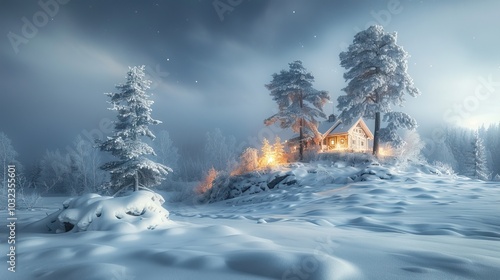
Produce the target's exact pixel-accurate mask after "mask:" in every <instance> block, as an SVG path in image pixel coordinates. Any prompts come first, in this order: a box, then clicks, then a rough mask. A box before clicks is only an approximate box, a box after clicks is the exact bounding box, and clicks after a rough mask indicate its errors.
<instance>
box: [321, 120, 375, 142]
mask: <svg viewBox="0 0 500 280" xmlns="http://www.w3.org/2000/svg"><path fill="white" fill-rule="evenodd" d="M358 124H359V126H360V127H361V129H363V131H364V132H365V133H366V135H367V136H368V139H373V134H372V132H371V131H370V129H369V128H368V126H367V125H366V123H365V122H364V121H363V119H362V118H359V119H357V120H356V121H353V122H351V123H343V122H342V121H341V120H337V121H335V122H328V121H325V122H322V123H321V124H320V125H319V126H318V130H319V132H322V133H323V138H325V137H326V136H328V135H338V134H345V133H349V132H350V131H351V130H352V129H354V128H355V127H356V126H358ZM323 131H324V132H323Z"/></svg>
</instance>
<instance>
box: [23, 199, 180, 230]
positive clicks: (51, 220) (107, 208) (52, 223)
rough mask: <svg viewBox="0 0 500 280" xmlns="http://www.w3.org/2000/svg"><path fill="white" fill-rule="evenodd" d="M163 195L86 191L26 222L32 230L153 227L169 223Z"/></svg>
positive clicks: (137, 228) (142, 228)
mask: <svg viewBox="0 0 500 280" xmlns="http://www.w3.org/2000/svg"><path fill="white" fill-rule="evenodd" d="M164 202H165V200H164V199H163V197H162V196H161V195H159V194H157V193H153V192H149V191H137V192H134V193H132V194H131V195H129V196H124V197H111V196H101V195H98V194H85V195H82V196H79V197H73V198H69V199H67V200H66V201H64V202H63V209H60V210H59V211H57V212H54V213H52V214H51V215H48V216H47V217H45V218H44V219H42V220H40V221H38V222H35V223H33V224H31V225H29V226H28V229H32V230H34V231H49V232H55V233H61V232H80V231H106V230H124V231H136V230H145V229H154V228H156V227H157V226H159V225H162V224H167V223H170V220H169V212H168V211H167V210H166V209H165V208H163V207H162V204H163V203H164Z"/></svg>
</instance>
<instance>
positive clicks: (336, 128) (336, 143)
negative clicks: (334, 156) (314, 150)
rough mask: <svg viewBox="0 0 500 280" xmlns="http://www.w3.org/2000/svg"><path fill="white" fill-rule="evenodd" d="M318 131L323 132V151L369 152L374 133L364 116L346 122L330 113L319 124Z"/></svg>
mask: <svg viewBox="0 0 500 280" xmlns="http://www.w3.org/2000/svg"><path fill="white" fill-rule="evenodd" d="M318 131H319V132H320V133H322V141H321V144H322V145H321V146H322V147H321V148H322V151H325V152H328V151H354V152H367V151H370V149H371V140H373V134H372V132H371V131H370V129H369V128H368V126H367V125H366V123H365V122H364V121H363V119H362V118H359V119H358V120H356V121H355V122H353V123H350V124H346V123H342V121H341V120H336V119H335V116H333V115H330V117H329V118H328V120H327V121H325V122H322V123H321V124H320V125H319V126H318Z"/></svg>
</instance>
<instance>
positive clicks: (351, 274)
mask: <svg viewBox="0 0 500 280" xmlns="http://www.w3.org/2000/svg"><path fill="white" fill-rule="evenodd" d="M284 175H287V176H286V178H283V180H282V181H280V182H278V183H276V181H274V182H275V183H276V184H275V185H273V187H272V188H269V183H270V182H272V181H273V180H274V179H276V177H277V176H284ZM233 180H236V181H234V182H233V183H232V184H230V185H231V186H232V187H231V188H232V189H231V190H230V191H229V192H226V193H232V195H231V197H232V198H229V199H225V200H220V201H216V200H219V199H218V196H216V195H214V196H212V197H213V198H214V199H212V200H211V201H212V202H213V203H206V202H207V201H208V200H200V199H199V198H198V199H193V200H189V201H185V202H177V203H169V202H166V203H165V204H164V205H163V207H165V208H166V209H168V211H169V212H170V219H171V221H172V222H169V223H165V224H162V225H158V226H157V227H156V228H155V229H154V230H144V231H124V230H107V231H96V230H89V231H86V232H68V233H60V234H54V233H40V232H28V231H27V230H24V231H23V229H21V230H19V232H18V242H17V243H18V244H17V247H18V251H17V257H18V262H19V263H20V264H21V263H22V269H19V270H18V271H17V272H16V273H10V272H8V271H7V270H6V269H4V270H2V271H1V272H0V278H1V279H107V280H109V279H125V280H126V279H289V280H292V279H293V280H296V279H328V280H332V279H349V280H351V279H398V280H399V279H440V280H441V279H498V275H500V253H499V252H500V242H499V241H500V219H499V218H498V205H499V203H500V185H499V183H498V182H497V183H493V182H482V181H479V180H470V179H467V178H465V177H452V176H449V175H445V174H441V172H440V171H439V170H437V169H435V168H433V167H429V166H426V165H413V166H409V167H407V168H405V169H404V170H401V169H400V168H396V167H395V166H394V165H384V164H382V165H377V164H376V163H374V162H364V163H359V164H354V166H353V164H350V163H348V162H327V161H323V162H318V163H310V164H294V165H290V166H288V167H284V168H281V169H279V170H275V171H273V172H269V173H261V174H258V173H255V174H253V175H252V176H246V177H241V179H239V180H238V179H233ZM214 190H216V189H214ZM220 193H221V192H219V194H220ZM163 195H164V197H165V198H166V200H167V201H168V196H169V195H171V194H169V193H165V194H163ZM226 198H227V197H226ZM44 200H45V201H43V202H42V203H43V205H47V204H50V205H53V207H52V208H43V209H39V210H40V211H35V212H29V211H25V212H22V211H19V213H18V216H19V218H20V221H19V223H20V224H21V225H24V226H26V225H27V224H30V223H32V222H34V221H37V220H40V219H41V218H43V217H44V216H46V214H45V213H49V214H50V213H52V212H55V211H56V210H57V209H58V208H61V207H62V203H63V201H65V200H66V199H65V198H44ZM201 202H203V203H201ZM120 211H123V210H120ZM1 214H2V215H1V216H2V217H1V218H2V219H5V218H6V213H5V211H2V212H1ZM2 246H5V245H3V244H2ZM5 249H6V248H2V250H4V251H5ZM3 259H4V260H5V259H6V257H5V256H4V257H3Z"/></svg>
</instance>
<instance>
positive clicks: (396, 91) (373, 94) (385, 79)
mask: <svg viewBox="0 0 500 280" xmlns="http://www.w3.org/2000/svg"><path fill="white" fill-rule="evenodd" d="M396 41H397V34H396V33H387V32H385V31H384V29H383V27H382V26H379V25H375V26H370V27H369V28H368V29H366V30H364V31H361V32H359V33H358V34H356V35H355V36H354V41H353V43H352V44H351V45H350V46H349V48H348V50H347V51H345V52H342V53H340V65H341V66H342V67H344V68H345V69H346V70H347V72H346V73H344V79H346V81H349V83H348V85H347V87H345V88H344V89H343V91H344V92H345V93H346V95H341V96H339V97H338V99H337V100H338V103H339V104H338V105H337V108H338V109H339V110H340V111H341V114H340V116H339V117H340V119H342V120H343V121H345V122H351V121H353V120H355V119H357V118H359V117H365V118H369V119H375V133H374V141H373V154H374V155H377V154H378V149H379V142H380V141H384V142H389V143H391V144H392V145H393V146H395V147H400V146H401V145H402V144H404V141H403V140H402V138H401V137H400V136H399V135H398V134H397V130H398V129H400V128H404V129H410V130H412V129H415V128H416V126H417V122H416V121H415V120H414V119H413V118H412V117H410V116H409V115H407V114H405V113H402V112H394V111H393V110H392V108H391V105H395V106H402V104H403V101H404V94H405V93H408V94H409V95H410V96H413V97H415V96H417V95H418V94H419V90H418V89H417V88H416V87H415V86H414V85H413V80H412V79H411V77H410V76H409V75H408V73H407V68H408V61H407V60H408V57H409V55H408V53H407V52H406V51H405V50H404V49H403V48H402V47H401V46H399V45H397V44H396ZM381 114H383V121H384V122H386V123H387V126H386V127H385V128H382V129H381V128H380V122H381Z"/></svg>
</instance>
